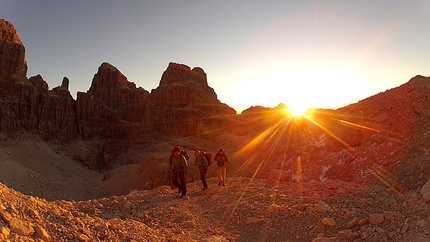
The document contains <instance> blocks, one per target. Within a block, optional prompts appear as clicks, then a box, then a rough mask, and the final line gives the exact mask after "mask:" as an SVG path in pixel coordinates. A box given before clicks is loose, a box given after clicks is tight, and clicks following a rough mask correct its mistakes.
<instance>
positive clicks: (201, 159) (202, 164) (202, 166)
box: [194, 150, 209, 191]
mask: <svg viewBox="0 0 430 242" xmlns="http://www.w3.org/2000/svg"><path fill="white" fill-rule="evenodd" d="M194 154H195V155H196V161H195V165H196V166H199V172H200V180H202V184H203V189H202V191H204V190H206V189H208V184H207V182H206V173H207V172H208V166H209V163H208V160H207V159H206V157H205V156H204V155H203V152H201V151H200V150H196V151H195V152H194Z"/></svg>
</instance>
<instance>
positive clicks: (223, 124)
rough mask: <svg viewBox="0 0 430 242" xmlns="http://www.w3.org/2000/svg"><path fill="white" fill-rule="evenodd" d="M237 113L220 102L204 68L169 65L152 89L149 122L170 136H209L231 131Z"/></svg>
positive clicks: (147, 116) (147, 118) (147, 117)
mask: <svg viewBox="0 0 430 242" xmlns="http://www.w3.org/2000/svg"><path fill="white" fill-rule="evenodd" d="M235 114H236V111H235V110H234V109H232V108H230V107H229V106H227V105H226V104H223V103H221V102H220V101H219V100H218V99H217V95H216V93H215V91H214V90H213V89H212V88H211V87H209V86H208V84H207V77H206V73H205V72H204V71H203V69H202V68H199V67H196V68H193V69H190V67H188V66H186V65H181V64H176V63H170V64H169V66H168V68H167V69H166V71H164V73H163V75H162V77H161V81H160V85H159V86H158V87H157V88H156V89H154V90H152V92H151V96H150V106H149V112H148V113H147V115H146V120H147V121H148V122H149V123H150V125H151V126H152V127H153V128H154V129H155V130H156V131H158V132H160V133H163V134H167V135H177V136H189V135H202V134H203V133H204V134H205V136H207V137H210V136H213V135H216V134H218V133H219V132H226V131H228V130H229V129H230V128H231V126H232V123H231V119H229V118H231V117H232V116H234V115H235Z"/></svg>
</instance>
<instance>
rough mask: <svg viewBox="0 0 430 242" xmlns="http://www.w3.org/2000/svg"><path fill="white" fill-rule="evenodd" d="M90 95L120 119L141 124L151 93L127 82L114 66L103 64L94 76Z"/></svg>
mask: <svg viewBox="0 0 430 242" xmlns="http://www.w3.org/2000/svg"><path fill="white" fill-rule="evenodd" d="M88 94H90V95H93V96H94V97H96V98H98V99H100V100H101V101H102V102H103V103H104V104H105V105H106V106H107V107H109V108H110V109H112V110H113V111H114V112H115V113H116V114H117V115H118V117H119V118H120V119H123V120H125V121H129V122H131V123H141V122H143V118H144V115H145V109H146V106H147V104H148V96H149V92H148V91H146V90H145V89H143V88H136V85H135V84H134V83H132V82H129V81H127V78H126V77H125V76H124V75H123V74H122V73H121V72H120V71H119V70H118V69H117V68H116V67H114V66H112V65H111V64H109V63H103V64H102V65H101V66H100V67H99V70H98V72H97V74H95V75H94V78H93V82H92V84H91V87H90V89H89V91H88Z"/></svg>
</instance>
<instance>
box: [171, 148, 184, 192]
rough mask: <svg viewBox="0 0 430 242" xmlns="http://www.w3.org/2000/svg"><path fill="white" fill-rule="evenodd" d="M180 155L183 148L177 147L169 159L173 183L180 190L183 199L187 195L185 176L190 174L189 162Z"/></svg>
mask: <svg viewBox="0 0 430 242" xmlns="http://www.w3.org/2000/svg"><path fill="white" fill-rule="evenodd" d="M180 153H181V148H180V147H179V146H175V148H173V150H172V154H171V155H170V158H169V168H170V174H172V183H173V184H174V185H175V186H176V187H178V188H179V193H180V194H179V197H183V196H185V195H187V186H186V183H185V175H186V174H188V162H187V160H186V159H185V157H184V156H183V155H181V154H180ZM178 180H179V181H178Z"/></svg>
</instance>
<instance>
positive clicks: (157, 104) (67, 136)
mask: <svg viewBox="0 0 430 242" xmlns="http://www.w3.org/2000/svg"><path fill="white" fill-rule="evenodd" d="M0 28H1V31H0V34H1V35H0V138H1V140H2V145H1V147H0V161H1V164H0V165H1V167H2V169H1V171H0V182H1V183H2V184H4V185H5V186H2V187H1V189H0V195H1V196H0V197H1V200H0V206H1V207H0V208H1V209H0V215H1V218H2V219H0V228H3V229H2V230H1V231H2V232H1V234H0V238H1V239H3V240H5V239H10V240H11V241H34V240H36V239H41V240H44V241H50V240H52V241H66V240H69V241H105V240H113V241H142V240H145V239H146V240H148V241H183V240H190V241H310V240H312V239H315V241H352V240H354V239H361V240H366V241H425V240H427V239H428V231H430V230H429V225H428V221H427V219H426V217H428V213H429V211H430V210H429V208H428V204H427V202H428V200H430V196H429V194H428V193H427V190H428V189H427V188H426V186H430V185H425V184H426V183H427V181H428V180H429V178H430V162H429V160H430V152H429V150H430V145H429V144H428V140H429V137H430V131H429V130H430V122H429V121H430V78H429V77H424V76H416V77H413V78H412V79H411V80H409V81H408V82H406V83H405V84H403V85H401V86H399V87H395V88H393V89H390V90H387V91H385V92H382V93H379V94H376V95H374V96H371V97H369V98H366V99H364V100H361V101H359V102H357V103H354V104H351V105H348V106H346V107H343V108H339V109H337V110H328V109H316V110H310V111H309V112H308V114H307V115H306V116H302V117H293V116H291V115H290V114H289V113H288V112H286V105H284V104H280V105H279V106H277V107H274V108H267V107H261V106H256V107H250V108H249V109H247V110H244V111H243V112H242V113H241V114H236V112H235V111H234V109H232V108H231V107H229V106H228V105H227V104H224V103H221V102H220V101H219V100H218V99H217V95H216V93H215V90H213V89H212V88H211V87H209V86H208V82H207V77H206V73H205V72H204V70H203V69H202V68H200V67H195V68H192V69H191V68H190V67H188V66H186V65H183V64H177V63H169V65H168V67H167V69H166V71H165V72H164V73H163V75H162V78H161V80H160V84H159V86H158V87H157V88H156V89H154V90H151V92H149V91H147V90H145V89H143V88H141V87H136V85H135V84H134V83H132V82H129V81H128V80H127V78H126V77H125V76H124V75H123V74H122V73H121V72H120V71H119V70H118V69H117V68H116V67H114V66H113V65H111V64H109V63H102V64H101V66H100V67H99V69H98V72H97V73H96V74H95V75H94V77H93V80H92V83H91V86H90V88H89V90H88V91H87V92H79V93H77V98H76V100H74V99H73V97H72V95H71V94H70V92H69V90H68V86H69V80H68V79H67V77H65V78H64V79H63V81H62V84H61V86H58V87H55V88H53V89H49V86H48V84H47V83H46V82H45V81H44V80H43V77H42V76H41V75H37V76H34V77H30V78H27V77H26V74H27V73H26V72H27V64H26V60H25V48H24V45H23V44H22V42H21V41H20V40H19V36H18V33H17V31H16V30H15V28H14V27H13V25H12V24H10V23H9V22H7V21H5V20H0ZM175 145H180V146H181V147H182V148H184V149H186V150H187V151H189V154H193V151H194V150H196V149H199V150H207V151H212V152H215V151H216V150H217V149H219V148H220V147H223V148H224V149H225V150H226V151H227V153H228V154H229V157H230V159H231V162H230V163H229V164H228V180H229V182H228V184H227V187H226V188H219V189H218V187H217V182H216V180H215V179H214V178H213V177H214V176H215V167H213V168H212V167H211V168H210V171H209V173H208V176H209V177H210V178H209V181H210V183H209V184H210V185H209V186H210V189H209V190H208V191H206V192H204V193H199V191H200V189H199V186H200V181H199V176H198V171H197V168H195V167H193V166H192V165H193V160H194V158H193V157H191V160H190V164H191V168H190V174H189V175H188V176H187V181H188V182H189V186H190V189H189V190H190V195H189V196H188V197H187V199H188V200H184V201H178V200H177V198H174V195H173V194H174V193H175V192H176V191H174V190H173V191H172V190H170V188H168V187H167V186H166V185H167V183H168V181H167V176H168V173H167V157H168V155H169V152H170V150H171V149H172V147H173V146H175ZM24 194H27V195H24ZM232 198H233V200H232ZM45 199H47V200H48V201H47V200H45ZM235 199H237V200H235ZM66 200H67V201H66ZM209 201H210V202H211V203H210V204H212V205H208V206H209V207H208V208H207V207H203V206H202V205H201V204H203V203H204V204H206V203H209ZM176 206H177V207H176ZM250 213H251V214H250ZM195 221H197V222H195ZM279 221H283V222H282V223H281V222H279ZM284 221H285V223H284ZM178 224H179V225H180V227H178ZM198 224H203V225H205V228H201V227H199V226H197V225H198ZM210 224H216V225H217V226H218V227H217V228H211V226H210ZM269 228H273V229H269ZM184 231H185V232H184ZM329 237H330V238H329Z"/></svg>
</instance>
